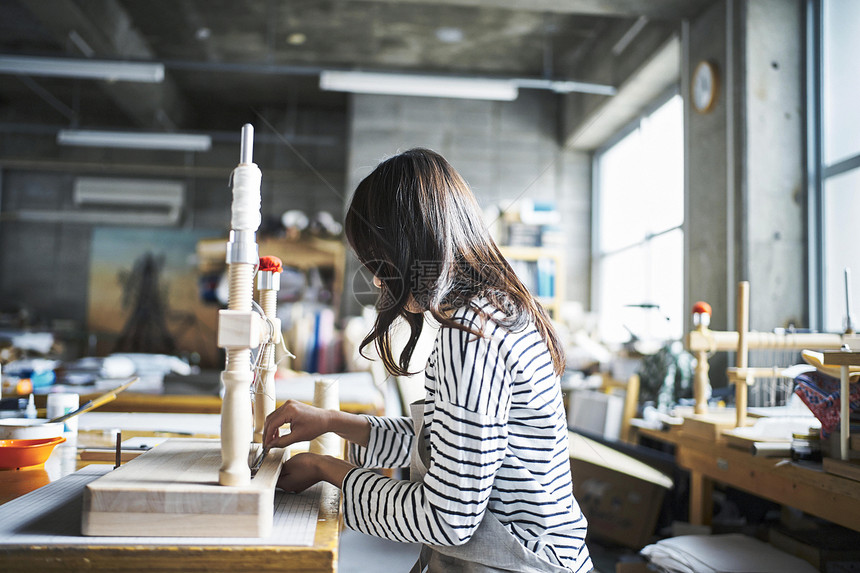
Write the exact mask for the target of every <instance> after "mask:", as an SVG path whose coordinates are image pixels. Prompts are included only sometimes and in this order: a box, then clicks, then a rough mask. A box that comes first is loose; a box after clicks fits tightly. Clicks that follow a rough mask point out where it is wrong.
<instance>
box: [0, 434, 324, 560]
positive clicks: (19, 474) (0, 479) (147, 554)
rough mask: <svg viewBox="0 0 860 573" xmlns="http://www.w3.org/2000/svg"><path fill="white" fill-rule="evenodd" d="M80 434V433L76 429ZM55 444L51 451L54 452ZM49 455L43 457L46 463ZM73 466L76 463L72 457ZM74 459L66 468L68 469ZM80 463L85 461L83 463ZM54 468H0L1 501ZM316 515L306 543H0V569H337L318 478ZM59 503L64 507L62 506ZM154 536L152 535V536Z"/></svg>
mask: <svg viewBox="0 0 860 573" xmlns="http://www.w3.org/2000/svg"><path fill="white" fill-rule="evenodd" d="M82 434H83V433H82ZM80 445H81V446H84V445H86V446H93V445H104V444H94V443H93V442H92V441H88V440H87V436H85V435H82V436H81V438H80ZM60 454H62V451H61V449H60V448H57V449H55V452H54V454H52V458H53V457H54V455H60ZM51 461H52V460H50V459H49V464H50V463H51ZM75 465H77V466H80V465H82V464H81V462H80V461H78V463H77V464H75ZM75 465H72V467H71V468H70V469H69V471H73V470H74V469H75ZM83 465H85V464H83ZM59 477H60V476H57V475H56V473H55V471H54V470H53V469H52V471H50V472H48V471H46V470H45V469H27V470H6V471H0V491H2V492H4V493H10V494H11V495H4V498H5V499H4V500H3V501H7V500H9V499H10V498H12V497H17V496H18V495H23V494H25V493H27V492H28V491H31V490H34V489H36V488H38V487H40V486H43V485H46V484H47V483H48V482H50V481H52V480H56V479H59ZM323 485H324V488H323V495H322V498H321V502H320V507H319V517H318V522H317V526H316V532H315V536H314V542H313V545H311V546H287V545H264V544H261V545H253V544H251V545H248V544H247V543H248V542H247V540H245V541H244V544H240V543H238V542H237V544H236V545H229V544H221V545H205V544H200V545H189V544H179V543H177V544H167V543H163V542H161V543H156V542H153V544H152V545H149V544H140V543H139V542H137V543H135V544H128V545H125V544H122V543H121V542H119V543H114V544H84V543H75V544H47V543H46V544H41V545H32V546H31V545H27V546H16V545H14V544H13V545H9V544H4V545H0V570H2V571H4V573H13V572H21V573H33V572H34V571H39V572H42V571H45V572H54V571H77V570H85V569H86V570H90V569H93V570H105V571H107V570H109V571H119V572H128V573H131V572H135V573H143V572H146V573H151V572H152V571H182V572H186V571H207V572H220V571H223V572H224V573H234V572H245V571H247V572H249V573H252V572H253V573H256V572H260V571H286V572H295V573H311V572H313V573H322V572H326V573H330V572H334V571H336V570H337V561H338V545H339V541H340V528H341V517H340V512H339V506H340V492H339V490H338V489H337V488H335V487H333V486H330V485H329V484H323ZM64 509H66V508H65V507H64ZM68 510H69V511H80V506H79V505H78V507H77V508H75V507H74V503H72V504H69V506H68ZM155 539H157V538H155Z"/></svg>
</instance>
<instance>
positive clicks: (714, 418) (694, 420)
mask: <svg viewBox="0 0 860 573" xmlns="http://www.w3.org/2000/svg"><path fill="white" fill-rule="evenodd" d="M734 427H735V412H734V411H733V410H732V411H731V412H720V413H717V412H709V413H708V414H692V415H689V416H684V422H683V424H682V425H681V432H683V434H684V435H685V436H694V437H697V438H703V439H705V440H708V441H710V442H717V441H721V440H722V439H723V435H722V433H723V430H728V429H731V428H734Z"/></svg>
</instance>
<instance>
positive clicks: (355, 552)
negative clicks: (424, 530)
mask: <svg viewBox="0 0 860 573" xmlns="http://www.w3.org/2000/svg"><path fill="white" fill-rule="evenodd" d="M588 546H589V550H590V551H591V557H592V561H593V562H594V567H595V569H594V573H614V571H615V563H617V562H618V559H619V557H620V556H621V555H622V554H628V553H632V552H631V551H630V550H625V549H621V548H616V547H608V546H607V547H605V546H602V545H597V544H594V543H591V542H589V544H588ZM420 549H421V546H420V545H412V544H408V543H396V542H394V541H387V540H385V539H379V538H377V537H371V536H370V535H365V534H364V533H359V532H357V531H353V530H351V529H344V530H343V531H342V532H341V537H340V561H339V564H338V571H339V573H371V572H373V573H376V572H379V571H385V572H386V573H408V571H409V570H410V569H411V568H412V565H413V564H414V563H415V560H416V559H417V558H418V552H419V551H420Z"/></svg>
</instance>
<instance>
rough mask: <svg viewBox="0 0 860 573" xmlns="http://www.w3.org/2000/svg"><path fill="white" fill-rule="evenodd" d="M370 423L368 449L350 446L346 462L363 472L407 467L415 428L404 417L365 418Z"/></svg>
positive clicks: (356, 445) (354, 445) (355, 445)
mask: <svg viewBox="0 0 860 573" xmlns="http://www.w3.org/2000/svg"><path fill="white" fill-rule="evenodd" d="M365 418H367V420H368V421H369V422H370V438H369V439H368V441H367V447H364V448H363V447H361V446H359V445H358V444H353V443H352V442H350V443H349V448H348V449H347V459H348V460H349V461H350V462H351V463H353V464H355V465H357V466H359V467H363V468H405V467H409V453H410V451H411V449H412V440H413V439H414V438H415V428H414V427H413V425H412V420H410V419H409V418H404V417H383V416H365Z"/></svg>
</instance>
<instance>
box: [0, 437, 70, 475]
mask: <svg viewBox="0 0 860 573" xmlns="http://www.w3.org/2000/svg"><path fill="white" fill-rule="evenodd" d="M65 441H66V438H64V437H62V436H59V437H56V438H39V439H36V440H0V469H4V470H11V469H17V468H28V467H32V466H42V465H44V464H45V460H47V459H48V456H50V455H51V452H53V451H54V447H55V446H56V445H57V444H62V443H63V442H65Z"/></svg>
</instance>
